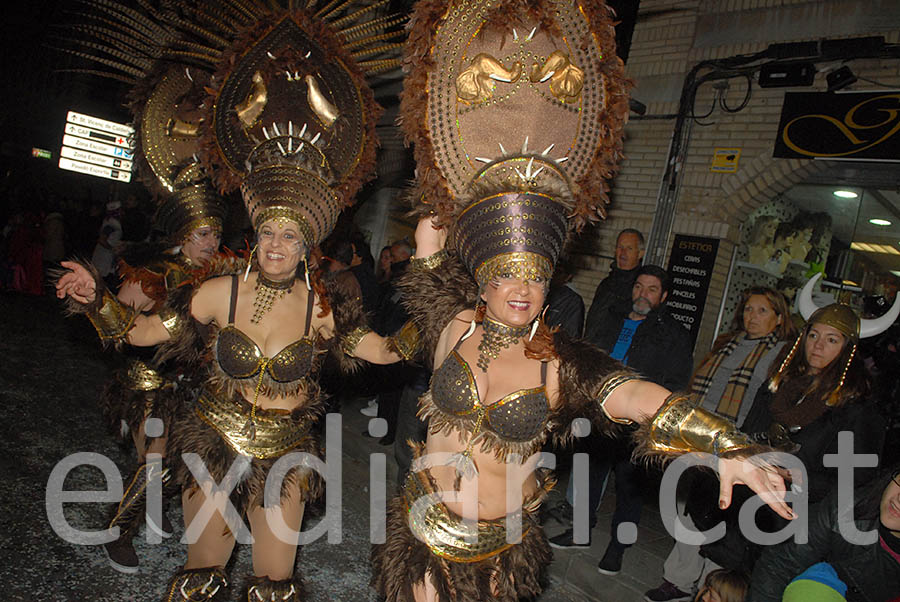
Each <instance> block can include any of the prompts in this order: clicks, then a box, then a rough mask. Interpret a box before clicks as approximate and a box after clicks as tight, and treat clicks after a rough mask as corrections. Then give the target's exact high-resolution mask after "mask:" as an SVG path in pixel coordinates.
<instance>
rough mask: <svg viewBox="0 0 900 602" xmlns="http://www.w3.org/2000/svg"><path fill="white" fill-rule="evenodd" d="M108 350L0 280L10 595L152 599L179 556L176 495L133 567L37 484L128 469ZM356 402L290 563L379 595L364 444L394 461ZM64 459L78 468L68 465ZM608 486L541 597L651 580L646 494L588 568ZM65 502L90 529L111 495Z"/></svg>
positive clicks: (356, 591)
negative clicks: (322, 520)
mask: <svg viewBox="0 0 900 602" xmlns="http://www.w3.org/2000/svg"><path fill="white" fill-rule="evenodd" d="M114 363H115V354H114V352H111V351H103V350H102V349H101V346H100V344H99V343H98V342H97V337H96V334H95V333H94V331H93V329H92V328H91V327H90V325H89V323H88V322H87V320H85V319H84V318H69V319H65V318H63V317H62V311H61V305H60V304H59V303H58V302H57V301H56V299H54V298H52V297H31V296H23V295H18V294H12V293H6V292H0V407H2V408H3V419H2V420H0V442H2V448H0V449H2V452H3V453H2V454H0V583H3V584H4V599H6V600H10V601H19V600H22V601H24V600H28V601H31V600H41V601H53V602H55V601H97V602H106V601H109V602H112V601H131V600H135V601H138V600H140V601H148V600H151V601H152V600H160V599H161V598H162V595H163V592H164V588H165V584H166V582H167V581H168V579H169V576H170V575H171V574H172V573H174V572H175V571H176V570H178V569H179V568H180V566H181V565H182V563H183V562H184V558H185V553H186V546H184V545H183V544H182V543H180V541H179V538H180V537H181V535H182V534H183V528H182V527H181V525H182V514H181V510H180V507H179V504H178V503H175V504H173V508H171V509H170V511H169V516H170V518H171V519H172V522H173V524H175V525H176V536H175V537H173V538H171V539H168V540H164V541H163V542H162V543H159V544H153V543H150V542H149V541H148V540H147V538H146V537H145V533H144V530H143V528H142V530H141V532H140V533H139V536H138V537H137V538H136V544H135V545H136V548H137V553H138V556H139V558H140V560H141V567H140V571H139V572H138V573H137V574H135V575H124V574H121V573H118V572H116V571H114V570H113V569H112V568H110V566H109V564H108V562H107V560H106V558H105V556H104V555H103V552H102V548H101V547H99V546H96V545H77V544H74V543H69V542H68V541H67V540H66V539H65V538H64V537H61V536H60V534H59V533H58V530H54V529H53V528H52V527H51V523H50V520H49V519H48V516H50V514H52V512H53V506H54V504H53V503H52V502H54V500H57V499H58V496H55V495H49V494H48V493H47V492H48V482H49V481H50V480H51V477H52V478H53V480H56V481H60V482H62V483H63V487H64V488H65V489H66V490H67V491H76V490H80V491H103V490H104V489H105V487H106V483H105V479H104V477H103V474H102V473H101V471H100V470H98V468H96V467H94V466H90V465H88V464H86V463H85V462H87V461H96V462H101V463H102V462H103V461H104V460H103V459H102V458H108V459H109V460H111V461H112V462H114V463H115V464H116V465H118V466H120V467H123V468H126V469H130V468H131V467H132V466H133V463H134V460H133V452H132V451H131V450H129V449H128V448H127V447H120V446H119V445H118V444H117V442H116V440H115V439H114V438H113V437H112V436H110V435H109V434H108V433H107V431H106V427H105V425H104V423H103V420H102V418H101V415H100V411H99V409H98V407H97V398H98V397H99V394H100V391H101V390H102V387H103V384H104V382H105V380H106V378H107V377H108V375H109V373H110V371H111V369H112V368H113V367H114ZM363 404H364V402H363V401H347V402H345V403H344V404H343V407H342V414H341V418H342V429H341V433H342V443H343V445H342V448H341V458H342V482H343V486H342V487H343V489H342V501H343V508H342V531H341V541H340V543H328V542H327V541H326V540H325V539H324V538H320V539H318V540H316V541H314V542H312V543H310V544H308V545H306V546H303V548H302V549H301V551H300V553H299V555H298V561H297V568H298V570H300V571H301V572H302V573H303V575H304V577H305V579H306V581H307V591H308V593H309V596H308V599H309V600H310V601H312V602H326V601H334V602H344V601H347V602H350V601H353V602H360V601H376V600H377V598H376V596H375V593H374V591H373V590H371V589H370V588H369V587H368V582H369V578H370V565H369V528H370V521H369V515H370V512H369V499H370V492H369V474H370V467H371V465H372V461H371V459H372V458H373V456H372V454H385V458H384V460H385V465H386V467H387V475H388V483H389V484H388V489H387V491H388V492H389V493H390V492H391V491H392V490H393V486H394V483H395V482H396V464H395V462H394V461H393V457H392V453H393V452H392V448H391V447H384V446H381V445H379V444H378V442H377V439H373V438H368V437H364V436H363V435H362V432H363V431H364V430H365V428H366V426H367V421H368V420H369V419H368V418H366V417H365V416H363V415H361V414H360V413H359V409H360V408H361V407H362V406H363ZM85 452H87V453H85ZM73 454H79V455H77V456H73ZM88 454H94V455H93V456H91V455H88ZM98 458H100V459H99V460H98ZM92 459H93V460H92ZM64 460H66V461H69V462H70V463H72V464H73V465H74V468H72V469H71V470H64V469H63V467H64V464H65V463H64V462H63V461H64ZM560 482H561V483H564V482H565V480H564V479H560ZM560 499H561V493H560V492H554V494H553V496H552V498H551V501H550V502H549V503H550V504H551V505H552V504H554V503H555V502H557V501H559V500H560ZM613 500H614V496H612V495H610V493H607V496H606V499H605V500H604V503H603V505H602V506H601V515H600V518H599V521H598V526H597V527H596V529H595V530H594V532H593V545H592V547H591V548H589V549H585V550H573V551H568V550H554V561H553V563H552V565H551V566H550V569H549V583H548V585H547V588H546V590H545V591H544V593H543V594H542V595H541V597H540V598H539V599H538V600H539V602H550V601H554V602H557V601H558V602H585V601H589V600H592V601H601V602H607V601H608V602H631V601H636V600H641V599H642V596H643V592H644V591H646V590H647V589H650V588H652V587H655V586H656V585H658V584H659V583H660V580H661V575H662V564H663V560H664V559H665V556H666V555H667V554H668V552H669V549H670V548H671V545H672V539H671V538H670V537H669V536H668V535H667V534H666V533H665V530H664V529H663V528H662V526H661V523H660V520H659V513H658V511H657V510H656V507H655V504H654V503H653V501H652V500H649V501H648V502H647V503H645V506H644V517H643V519H642V524H641V525H640V527H639V530H638V533H639V534H638V541H637V543H636V544H635V545H634V546H633V547H632V548H630V549H629V550H628V552H627V553H626V555H625V563H624V566H623V569H622V572H621V573H619V574H618V575H616V576H614V577H608V576H604V575H601V574H600V573H598V572H597V570H596V565H597V562H598V561H599V559H600V557H601V556H602V554H603V551H604V550H605V547H606V544H607V542H608V538H609V534H608V530H609V520H610V516H611V513H612V503H613ZM48 502H49V503H48ZM61 507H62V514H63V516H64V517H65V519H66V521H67V523H68V524H69V525H70V526H71V527H73V528H76V529H81V530H85V531H92V530H97V529H100V528H101V527H102V526H103V525H104V523H105V518H106V516H107V512H108V509H109V505H108V504H99V503H85V502H77V501H74V502H66V503H63V504H62V505H61ZM317 520H318V519H317V518H316V516H315V512H314V511H311V512H309V513H308V516H307V520H306V521H305V523H304V529H309V528H311V527H314V526H315V522H316V521H317ZM562 529H563V527H562V526H561V525H559V524H556V523H554V522H553V521H552V520H550V521H548V522H547V524H546V530H547V533H548V535H550V536H552V535H554V534H556V533H558V532H559V531H561V530H562ZM227 572H228V575H229V581H230V583H231V587H230V588H229V591H228V593H227V595H226V596H225V597H224V598H222V600H223V601H224V602H235V601H237V600H239V599H241V598H240V592H241V591H242V590H243V587H244V583H245V577H246V576H247V575H249V574H250V573H251V572H252V570H251V554H250V547H249V546H246V545H238V546H236V549H235V553H234V554H233V557H232V561H231V562H230V563H229V566H228V567H227Z"/></svg>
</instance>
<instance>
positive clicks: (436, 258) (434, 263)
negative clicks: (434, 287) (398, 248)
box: [409, 249, 447, 270]
mask: <svg viewBox="0 0 900 602" xmlns="http://www.w3.org/2000/svg"><path fill="white" fill-rule="evenodd" d="M445 259H447V251H446V249H441V250H440V251H438V252H437V253H432V254H431V255H429V256H428V257H421V258H420V257H413V258H412V259H410V260H409V267H410V268H413V269H416V270H433V269H434V268H436V267H438V266H439V265H441V264H442V263H444V260H445Z"/></svg>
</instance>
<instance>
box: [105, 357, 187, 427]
mask: <svg viewBox="0 0 900 602" xmlns="http://www.w3.org/2000/svg"><path fill="white" fill-rule="evenodd" d="M127 372H128V370H127V369H121V370H117V371H116V373H115V374H114V375H113V377H112V378H110V379H109V381H108V382H107V383H106V386H105V387H104V389H103V393H102V394H101V395H100V400H99V405H100V409H101V411H102V413H103V416H104V417H105V418H106V420H107V425H108V426H109V430H110V432H111V433H114V434H116V435H117V436H121V437H122V438H124V437H125V436H126V435H127V432H122V428H121V424H122V422H123V421H124V422H125V424H127V425H128V429H129V430H130V431H131V432H132V433H137V432H138V430H139V429H140V427H141V425H143V423H144V422H145V421H146V420H147V418H159V419H160V420H162V421H163V424H164V425H165V427H166V429H168V428H169V426H170V425H171V423H172V420H173V419H174V417H175V415H176V414H177V413H178V408H179V407H181V405H182V404H184V403H185V402H186V399H185V393H186V391H184V390H183V389H179V388H176V387H175V386H174V383H173V382H171V381H168V380H167V381H166V382H165V383H164V384H163V385H162V386H161V387H160V388H159V389H156V390H153V391H139V390H135V389H133V388H132V387H131V386H129V384H128V380H127Z"/></svg>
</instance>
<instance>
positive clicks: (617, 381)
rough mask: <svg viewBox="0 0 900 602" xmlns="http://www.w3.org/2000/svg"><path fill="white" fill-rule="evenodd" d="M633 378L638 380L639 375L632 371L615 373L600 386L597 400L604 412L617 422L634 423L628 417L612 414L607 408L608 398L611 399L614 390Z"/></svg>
mask: <svg viewBox="0 0 900 602" xmlns="http://www.w3.org/2000/svg"><path fill="white" fill-rule="evenodd" d="M632 380H637V376H635V375H634V374H632V373H630V372H620V373H618V374H614V375H612V376H611V377H609V378H607V379H606V382H605V383H603V386H602V387H600V393H599V394H598V395H597V401H598V402H599V403H600V409H601V410H603V414H604V415H605V416H606V417H607V418H609V419H610V420H611V421H613V422H615V423H616V424H634V422H633V421H631V420H628V419H627V418H615V417H613V416H611V415H610V413H609V412H608V411H607V410H606V400H607V399H609V396H610V395H612V393H613V391H615V390H616V389H618V388H619V387H621V386H622V385H624V384H625V383H627V382H629V381H632Z"/></svg>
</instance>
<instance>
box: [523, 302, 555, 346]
mask: <svg viewBox="0 0 900 602" xmlns="http://www.w3.org/2000/svg"><path fill="white" fill-rule="evenodd" d="M548 309H550V306H549V305H548V306H547V307H545V308H544V311H542V312H541V315H539V316H538V317H536V318H535V319H534V322H533V323H532V324H531V334H530V335H528V340H529V341H531V340H532V339H534V334H535V333H536V332H537V329H538V326H540V325H541V320H543V319H544V316H546V315H547V310H548Z"/></svg>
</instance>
